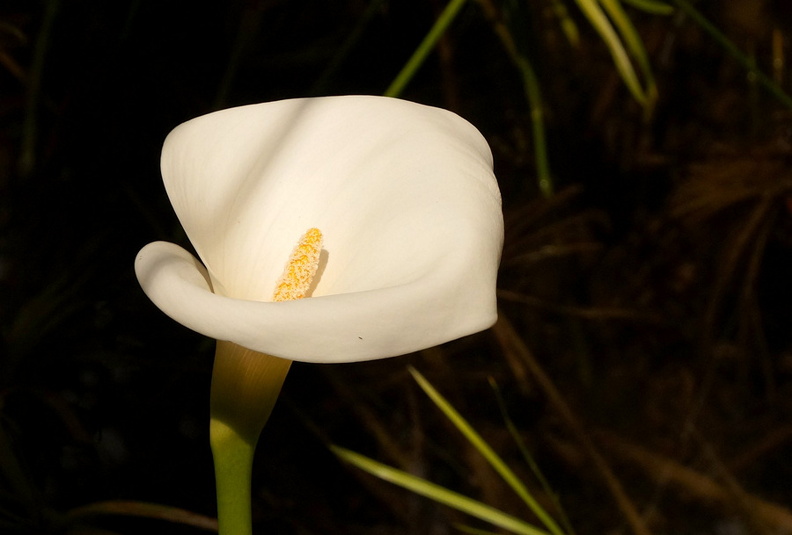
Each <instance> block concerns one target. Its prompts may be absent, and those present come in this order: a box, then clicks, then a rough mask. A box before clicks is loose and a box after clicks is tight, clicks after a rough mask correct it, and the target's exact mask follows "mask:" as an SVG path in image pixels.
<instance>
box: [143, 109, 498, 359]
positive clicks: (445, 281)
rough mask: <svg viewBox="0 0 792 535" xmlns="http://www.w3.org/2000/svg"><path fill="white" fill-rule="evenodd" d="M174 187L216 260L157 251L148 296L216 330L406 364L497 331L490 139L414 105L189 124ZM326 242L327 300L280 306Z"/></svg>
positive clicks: (296, 351) (178, 136) (237, 114)
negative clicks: (430, 350)
mask: <svg viewBox="0 0 792 535" xmlns="http://www.w3.org/2000/svg"><path fill="white" fill-rule="evenodd" d="M161 167H162V176H163V179H164V182H165V189H166V190H167V193H168V196H169V198H170V201H171V203H172V204H173V208H174V210H175V211H176V215H177V216H178V218H179V220H180V222H181V224H182V226H183V227H184V230H185V231H186V233H187V236H188V237H189V239H190V241H191V242H192V244H193V246H194V247H195V250H196V252H197V253H198V255H199V257H200V259H201V261H198V260H197V259H196V258H195V257H193V256H192V255H191V254H190V253H188V252H187V251H185V250H184V249H182V248H181V247H179V246H177V245H174V244H171V243H166V242H155V243H151V244H149V245H147V246H145V247H144V248H143V249H142V250H141V251H140V253H139V254H138V256H137V260H136V262H135V270H136V273H137V277H138V280H139V281H140V284H141V286H142V287H143V290H144V291H145V292H146V294H147V295H148V296H149V298H150V299H151V300H152V301H153V302H154V304H156V305H157V306H158V307H159V308H160V309H161V310H162V311H163V312H165V313H166V314H168V315H169V316H170V317H172V318H173V319H175V320H176V321H178V322H179V323H181V324H183V325H185V326H186V327H189V328H190V329H193V330H195V331H198V332H200V333H202V334H204V335H206V336H210V337H212V338H216V339H219V340H228V341H232V342H235V343H237V344H239V345H241V346H243V347H247V348H249V349H252V350H255V351H259V352H262V353H267V354H270V355H274V356H277V357H283V358H287V359H291V360H297V361H304V362H351V361H360V360H370V359H378V358H384V357H392V356H396V355H402V354H405V353H410V352H412V351H417V350H420V349H424V348H427V347H431V346H434V345H438V344H441V343H443V342H447V341H449V340H453V339H455V338H459V337H461V336H464V335H468V334H472V333H474V332H478V331H480V330H483V329H486V328H487V327H489V326H491V325H492V324H493V323H494V321H495V319H496V303H495V280H496V275H497V269H498V264H499V261H500V252H501V247H502V244H503V217H502V212H501V198H500V193H499V191H498V186H497V182H496V180H495V176H494V175H493V172H492V155H491V153H490V150H489V147H488V146H487V143H486V141H485V140H484V138H483V137H482V136H481V134H480V133H479V132H478V131H477V130H476V129H475V128H474V127H473V126H472V125H470V123H468V122H467V121H465V120H464V119H462V118H460V117H459V116H457V115H455V114H453V113H451V112H449V111H446V110H442V109H438V108H433V107H428V106H423V105H420V104H415V103H412V102H407V101H404V100H397V99H393V98H386V97H372V96H344V97H322V98H307V99H293V100H283V101H278V102H270V103H264V104H256V105H251V106H243V107H238V108H232V109H227V110H223V111H219V112H215V113H210V114H208V115H205V116H202V117H198V118H196V119H193V120H191V121H188V122H186V123H184V124H182V125H180V126H178V127H177V128H176V129H174V130H173V131H172V132H171V133H170V135H169V136H168V137H167V139H166V140H165V144H164V147H163V150H162V160H161ZM311 227H317V228H319V229H320V230H321V231H322V233H323V234H324V247H323V251H322V261H321V263H320V268H319V274H318V275H317V277H318V279H317V280H316V281H315V285H314V288H313V292H312V294H311V295H312V297H310V298H306V299H301V300H297V301H287V302H280V303H275V302H272V293H273V291H274V289H275V283H276V282H277V280H278V278H279V277H280V275H281V273H282V271H283V268H284V265H285V263H286V261H287V260H288V259H289V255H290V254H291V251H292V249H293V248H294V246H295V245H296V244H297V241H298V240H299V238H300V237H301V236H302V235H303V233H305V231H306V230H308V229H309V228H311Z"/></svg>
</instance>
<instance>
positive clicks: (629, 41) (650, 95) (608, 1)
mask: <svg viewBox="0 0 792 535" xmlns="http://www.w3.org/2000/svg"><path fill="white" fill-rule="evenodd" d="M600 3H601V4H602V7H604V8H605V11H607V12H608V16H609V17H610V18H611V20H612V21H613V23H614V24H615V25H616V28H617V29H618V30H619V34H620V35H621V38H622V40H623V41H624V44H625V45H627V51H628V52H629V54H630V55H631V56H632V57H633V58H634V59H635V61H636V63H637V64H638V67H639V68H640V69H641V73H642V74H643V77H644V82H645V84H646V89H645V92H646V98H647V102H646V105H647V107H649V108H651V107H653V105H654V102H655V101H656V100H657V85H656V84H655V80H654V75H653V74H652V66H651V65H650V63H649V56H648V55H647V54H646V48H644V45H643V40H642V39H641V36H640V35H638V31H637V30H636V29H635V26H634V25H633V23H632V21H631V20H630V17H629V16H628V15H627V13H625V11H624V9H623V8H622V5H621V3H620V1H619V0H600Z"/></svg>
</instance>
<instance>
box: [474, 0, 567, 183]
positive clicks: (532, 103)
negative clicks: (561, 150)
mask: <svg viewBox="0 0 792 535" xmlns="http://www.w3.org/2000/svg"><path fill="white" fill-rule="evenodd" d="M478 4H479V6H480V7H481V9H482V11H483V12H484V16H485V17H486V18H487V20H489V22H490V24H491V25H492V28H493V31H494V32H495V35H497V36H498V38H499V39H500V42H501V44H502V45H503V48H504V49H505V50H506V53H507V54H508V55H509V58H510V59H511V60H512V62H513V63H514V65H515V66H516V67H517V69H518V70H519V72H520V76H521V78H522V82H523V89H524V90H525V98H526V100H527V102H528V106H529V108H530V112H531V133H532V134H533V145H534V158H536V175H537V183H538V186H539V191H540V192H541V193H542V195H543V196H544V197H546V198H550V197H552V196H553V192H554V190H555V186H554V185H553V175H552V173H551V171H550V159H549V157H548V154H547V139H546V136H545V128H544V111H543V106H544V104H543V100H542V91H541V88H540V87H539V80H538V79H537V77H536V73H535V72H534V69H533V66H532V65H531V62H530V61H529V60H528V57H527V56H526V54H525V53H523V52H522V51H521V50H520V49H519V47H518V45H517V41H516V40H515V37H514V35H513V34H512V31H511V30H510V28H509V26H508V25H507V24H506V23H505V22H504V17H503V16H502V14H501V13H500V11H499V10H498V7H497V6H496V5H495V3H494V2H493V1H492V0H478ZM506 7H507V8H508V7H511V8H512V9H515V8H516V9H519V4H518V3H512V4H509V3H507V5H506Z"/></svg>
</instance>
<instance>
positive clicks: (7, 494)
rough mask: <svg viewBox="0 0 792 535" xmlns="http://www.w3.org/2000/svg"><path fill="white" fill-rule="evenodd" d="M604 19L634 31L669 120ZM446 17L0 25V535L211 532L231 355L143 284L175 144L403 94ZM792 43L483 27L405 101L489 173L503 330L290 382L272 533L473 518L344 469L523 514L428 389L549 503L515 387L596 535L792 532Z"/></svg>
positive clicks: (263, 487)
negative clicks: (236, 115)
mask: <svg viewBox="0 0 792 535" xmlns="http://www.w3.org/2000/svg"><path fill="white" fill-rule="evenodd" d="M592 3H593V4H595V5H600V6H603V9H606V10H607V8H605V7H604V6H606V5H608V4H611V5H614V4H615V5H616V6H617V7H619V8H620V9H622V10H623V12H624V13H626V15H627V17H628V21H629V23H630V24H631V25H632V26H633V27H634V29H635V35H636V36H637V37H638V38H639V43H640V45H641V49H643V50H644V51H645V55H646V63H642V61H643V60H641V59H640V57H636V56H635V50H637V49H634V48H632V49H631V48H629V46H627V47H626V49H627V51H628V52H627V53H628V59H629V60H630V64H631V65H632V66H633V68H634V69H635V72H636V73H638V74H637V76H638V80H639V86H638V87H643V88H644V90H645V89H646V88H647V87H649V86H650V85H651V84H648V85H647V80H649V79H648V78H646V73H647V72H651V81H652V83H653V84H654V85H655V86H656V94H655V95H654V96H652V97H651V98H650V99H649V101H650V102H651V106H647V105H646V104H643V105H642V104H641V103H640V102H639V100H640V99H638V98H636V94H635V88H634V87H633V88H632V91H631V88H630V87H629V86H628V85H627V84H625V82H624V81H623V74H624V73H623V71H622V72H621V74H620V69H617V68H616V67H615V66H614V55H613V52H612V48H609V46H608V44H607V40H605V39H604V37H603V35H602V33H601V32H599V31H598V30H596V29H595V28H594V27H593V26H592V24H591V23H590V18H589V17H588V16H587V15H586V14H585V10H584V9H582V7H584V6H585V5H586V4H589V7H590V4H592ZM647 5H649V7H650V8H651V7H652V6H654V7H655V8H657V7H658V6H666V7H671V8H673V9H671V10H670V11H669V10H668V9H666V8H665V7H661V9H660V11H657V9H655V10H654V11H653V10H652V9H647ZM685 6H687V7H691V8H694V9H695V11H694V12H691V11H690V10H689V9H686V8H685ZM444 7H445V4H444V2H441V1H440V0H423V1H409V0H405V1H400V2H396V1H387V0H370V1H364V0H345V1H338V2H318V1H314V2H293V1H286V0H232V1H228V2H219V1H218V2H184V1H179V0H165V1H153V0H117V1H113V2H107V1H100V0H71V1H68V0H4V2H3V3H2V4H0V335H1V336H2V338H1V339H0V533H19V534H34V533H35V534H55V533H72V534H77V533H82V534H89V533H92V534H100V533H103V534H108V533H118V534H131V533H140V532H143V533H150V534H156V533H169V534H174V533H176V534H178V533H184V534H193V533H205V532H206V528H207V527H211V517H212V515H213V514H214V487H213V478H212V471H211V470H212V464H211V459H210V454H209V448H208V432H207V425H206V420H207V410H208V392H209V388H208V387H209V376H210V370H211V359H212V348H213V344H212V341H210V340H206V339H204V338H203V337H201V336H199V335H197V334H195V333H192V332H189V331H188V330H187V329H185V328H182V327H181V326H179V325H177V324H176V323H174V322H172V321H171V320H169V319H168V318H166V317H165V316H164V315H163V314H162V313H160V312H159V311H158V310H157V309H156V308H155V307H154V306H153V305H152V304H151V303H150V302H148V300H147V299H146V298H145V296H144V295H143V294H142V292H141V290H140V289H139V287H138V285H137V282H136V281H135V278H134V274H133V271H132V262H133V259H134V256H135V254H136V252H137V250H138V249H139V248H140V247H141V246H142V245H144V244H145V243H148V242H150V241H152V240H155V239H168V240H172V241H178V242H180V243H185V239H184V236H183V234H182V233H181V231H180V229H179V226H178V223H177V221H176V220H175V217H174V215H173V213H172V210H171V208H170V205H169V203H168V200H167V198H166V196H165V194H164V191H163V188H162V185H161V182H160V177H159V170H158V161H159V150H160V146H161V143H162V140H163V139H164V137H165V135H166V134H167V132H168V131H170V129H171V128H173V127H174V126H176V125H177V124H179V123H180V122H182V121H184V120H187V119H189V118H192V117H194V116H197V115H200V114H203V113H206V112H209V111H211V110H214V109H218V108H221V107H228V106H233V105H239V104H247V103H252V102H262V101H269V100H277V99H281V98H289V97H296V96H311V95H330V94H355V93H357V94H382V93H383V92H385V91H386V89H387V88H388V87H389V86H390V84H391V82H392V81H393V80H394V78H395V77H396V75H397V74H398V73H399V72H400V70H401V69H402V67H403V66H404V65H405V63H406V62H407V60H408V59H409V58H410V56H411V54H412V53H413V51H414V50H415V49H416V47H417V46H418V44H419V43H420V42H421V41H422V40H423V39H424V37H425V36H426V34H427V32H428V31H429V29H430V28H431V26H432V24H433V23H434V21H435V19H436V18H437V17H438V15H439V13H440V12H441V11H442V10H443V8H444ZM692 13H699V14H701V15H702V16H704V17H705V18H706V20H708V21H709V22H711V23H712V27H713V28H715V29H716V30H717V31H718V32H719V33H720V34H722V36H723V37H724V38H725V39H727V41H725V42H718V40H717V39H716V38H715V37H713V34H712V33H711V32H708V31H706V29H705V28H704V27H703V26H702V25H701V23H700V21H698V20H697V19H696V17H695V15H694V14H692ZM608 17H611V20H614V19H613V17H614V15H613V14H612V13H611V12H608ZM627 35H628V34H625V33H623V30H621V31H620V32H619V33H618V36H620V42H622V43H625V44H626V43H627V39H626V38H625V36H627ZM790 39H792V8H790V7H789V5H788V3H787V2H783V1H780V0H701V1H700V2H681V1H674V2H669V3H668V4H660V3H659V2H650V1H647V0H641V1H639V0H633V1H631V2H626V1H625V2H624V3H623V4H622V3H619V2H613V1H612V2H606V1H601V2H599V3H596V2H590V1H589V2H584V1H583V0H577V1H574V2H573V1H572V0H568V1H564V0H480V1H470V2H467V3H466V4H465V5H464V6H462V8H461V10H460V11H459V13H458V14H457V16H456V17H455V18H454V20H453V21H452V23H451V24H450V25H449V27H448V29H447V30H446V31H445V32H444V33H443V34H442V36H441V37H440V39H439V41H438V42H437V45H436V47H435V49H434V51H433V52H431V53H430V54H429V55H428V56H427V59H426V61H425V63H424V64H423V65H422V66H421V68H420V69H418V70H417V71H416V72H415V75H414V76H413V77H412V79H411V80H410V81H409V84H407V85H406V86H405V87H404V89H403V90H402V92H401V96H402V97H403V98H407V99H410V100H414V101H417V102H422V103H426V104H431V105H436V106H440V107H444V108H447V109H451V110H453V111H455V112H457V113H459V114H460V115H462V116H463V117H465V118H467V119H468V120H470V121H471V122H472V123H473V124H475V125H476V126H477V127H478V128H479V129H480V130H481V131H482V132H483V133H484V135H485V136H486V138H487V139H488V141H489V142H490V145H491V146H492V149H493V153H494V156H495V162H496V172H497V175H498V178H499V181H500V184H501V188H502V192H503V197H504V209H505V214H506V224H507V234H506V246H505V250H504V255H503V264H502V272H501V278H500V282H499V297H500V300H501V307H502V314H501V319H500V320H499V322H498V324H497V325H496V326H495V327H494V328H493V329H492V330H490V331H487V332H485V333H481V334H479V335H475V336H471V337H468V338H466V339H463V340H459V341H456V342H452V343H449V344H447V345H445V346H442V347H439V348H434V349H431V350H427V351H424V352H422V353H420V354H416V355H411V356H408V357H405V358H398V359H391V360H386V361H379V362H370V363H361V364H350V365H339V366H309V365H295V366H294V367H293V368H292V372H291V374H290V377H289V379H288V380H287V382H286V386H285V388H284V392H283V396H282V399H281V400H280V402H279V404H278V406H277V407H276V409H275V412H274V414H273V417H272V419H271V421H270V423H269V424H268V426H267V428H266V429H265V431H264V434H263V435H262V440H261V443H260V447H259V453H258V458H257V464H256V467H255V474H254V501H255V503H254V505H253V507H254V515H255V519H254V521H255V524H256V525H257V526H258V527H259V528H260V530H261V532H262V533H265V532H268V533H279V534H281V533H282V534H292V533H293V534H326V533H347V534H352V535H354V534H361V535H369V534H379V535H383V534H389V533H393V534H396V533H410V534H419V535H420V534H432V535H435V534H443V533H454V532H457V531H456V528H455V527H454V526H455V525H456V524H457V523H465V524H467V525H470V523H471V522H472V521H471V520H470V519H469V518H466V517H464V516H463V515H461V514H460V513H457V512H455V511H453V510H451V509H449V508H445V507H443V506H438V505H436V504H434V503H432V502H430V501H428V500H426V499H424V498H421V497H419V496H415V495H412V494H410V493H409V492H407V491H403V490H401V489H398V488H396V487H394V486H392V485H391V484H389V483H386V482H382V481H379V480H376V479H374V478H371V477H370V476H366V475H363V474H362V473H361V472H359V471H356V470H354V469H352V468H349V467H347V466H345V465H343V464H342V463H340V462H339V461H338V460H337V459H336V458H335V457H334V456H333V454H332V453H331V452H330V451H329V450H328V449H327V447H326V443H327V442H333V443H336V444H339V445H341V446H344V447H347V448H350V449H353V450H355V451H360V452H363V453H365V454H366V455H368V456H370V457H373V458H376V459H379V460H382V461H383V462H386V463H388V464H392V465H394V466H397V467H399V468H401V469H403V470H405V471H408V472H410V473H413V474H415V475H419V476H421V477H425V478H427V479H429V480H432V481H435V482H437V483H440V484H443V485H445V486H447V487H449V488H452V489H455V490H458V491H460V492H463V493H464V494H466V495H469V496H472V497H474V498H476V499H479V500H481V501H483V502H485V503H489V504H493V505H497V507H498V508H500V509H502V510H504V511H506V512H508V513H509V514H513V515H515V516H519V517H521V518H529V519H530V518H531V516H530V511H529V510H528V509H527V508H526V507H525V505H524V504H523V503H522V502H520V501H519V499H518V498H517V497H516V496H514V495H513V494H512V493H511V491H510V489H509V488H508V487H507V486H506V485H505V484H504V483H503V482H502V481H501V480H500V479H499V478H498V477H497V475H496V474H495V473H494V472H493V470H492V469H491V468H490V467H489V466H488V465H487V464H486V462H484V461H483V460H482V459H481V457H480V456H479V455H478V454H477V452H476V451H475V449H474V448H473V447H472V446H471V445H470V444H469V443H468V442H467V441H466V440H465V439H464V438H463V437H462V436H461V435H460V434H459V433H458V432H457V431H456V430H455V429H454V428H453V427H452V426H451V424H450V423H448V421H446V420H445V419H444V418H443V416H442V415H441V414H438V413H437V411H435V410H433V407H432V405H431V402H430V401H429V400H427V399H425V397H423V396H422V395H421V393H420V391H419V390H418V388H417V386H416V385H415V383H414V382H413V381H412V380H411V378H410V375H409V373H408V372H407V364H408V363H409V364H412V365H413V366H415V368H417V369H418V370H420V371H421V372H422V373H423V374H424V375H425V376H426V377H427V378H428V379H429V380H430V381H431V382H432V384H434V385H435V386H436V387H437V388H438V389H439V390H441V391H442V392H443V394H444V395H445V396H446V397H447V398H448V399H449V400H450V401H451V402H452V403H453V405H454V407H456V408H457V409H458V410H459V411H460V413H462V415H464V417H465V418H466V419H467V420H468V421H469V422H470V423H471V424H472V425H473V426H474V427H475V428H476V430H477V431H478V432H479V433H481V434H482V436H484V437H485V438H486V440H487V442H488V443H489V444H490V445H492V446H493V447H494V448H495V450H496V451H497V452H498V455H500V456H501V457H503V458H504V459H505V460H507V461H508V462H509V464H510V465H511V466H512V467H513V468H515V469H516V470H517V471H518V474H519V475H520V476H524V477H523V480H524V481H531V477H530V476H529V474H530V473H531V468H530V467H529V466H528V464H527V463H524V462H523V455H522V452H521V443H518V442H515V440H514V439H513V437H512V435H511V434H510V431H509V429H508V425H507V421H506V420H504V416H503V412H502V410H501V405H500V402H499V398H498V396H497V395H496V394H495V392H494V391H493V389H492V388H491V386H490V385H491V381H494V382H495V383H497V385H498V387H499V391H500V392H501V394H502V400H500V401H502V405H503V407H505V408H506V410H507V413H508V415H509V416H510V418H511V420H512V421H513V424H514V425H515V426H516V428H517V429H518V430H519V432H520V436H521V438H522V441H523V443H524V446H525V447H526V448H527V449H528V450H529V451H530V452H531V455H532V457H533V458H534V459H535V460H536V462H537V463H538V464H539V466H541V468H542V472H543V473H544V475H545V476H546V477H547V479H548V481H549V484H550V487H551V488H552V489H553V490H554V491H555V493H556V494H557V495H558V500H559V502H560V503H561V504H562V505H563V508H564V510H565V511H566V512H567V514H568V516H569V518H570V522H571V524H572V526H574V528H575V530H576V532H577V533H578V534H580V535H586V534H602V533H614V534H618V533H652V534H665V533H669V534H670V533H674V534H700V533H701V534H703V533H730V534H741V533H751V534H770V533H790V532H792V490H790V489H792V485H790V482H791V481H792V419H790V414H792V411H791V410H790V409H792V336H791V335H792V310H791V309H792V288H791V287H790V286H791V285H792V282H790V281H791V278H790V273H792V217H791V216H792V173H791V172H790V166H789V163H790V155H792V152H791V151H792V115H791V114H790V110H789V108H788V107H786V105H785V102H784V97H785V94H783V90H788V89H789V87H790V71H789V66H788V61H787V57H788V55H789V54H790V52H791V51H792V44H791V41H790ZM724 43H727V45H726V46H725V47H724ZM729 47H731V48H729ZM734 51H737V52H738V53H739V54H741V55H737V56H736V55H735V54H734ZM646 66H649V67H650V68H651V71H647V70H646V69H645V67H646ZM526 69H527V70H526ZM642 69H643V70H642ZM757 69H758V71H757ZM758 72H760V73H762V74H758ZM768 81H769V82H771V85H774V86H775V87H776V88H777V89H778V88H780V90H781V92H778V91H776V92H775V94H774V93H773V91H768V87H769V86H768V84H767V82H768ZM641 84H642V85H641ZM650 93H651V92H649V93H648V94H650ZM786 98H788V97H786ZM538 116H540V118H541V122H539V123H537V117H538ZM537 124H539V125H541V129H540V131H538V130H537ZM537 132H539V133H540V134H541V136H543V141H542V143H540V144H537V143H536V141H537V139H539V138H537ZM545 151H546V152H545ZM543 177H544V178H545V179H546V178H548V177H549V178H550V179H551V180H552V187H551V188H550V187H548V184H547V182H542V178H543ZM531 491H532V493H534V495H536V496H539V497H540V499H541V501H542V506H543V507H545V508H546V509H548V510H549V511H553V510H554V507H555V505H554V504H555V503H556V501H555V497H554V496H551V495H550V494H548V493H546V492H545V490H543V488H542V486H541V485H539V484H538V483H537V484H536V488H532V489H531ZM144 504H150V505H144ZM151 504H158V505H156V506H155V505H151ZM174 508H178V510H177V509H174ZM187 511H190V512H192V513H194V515H191V514H190V513H187ZM196 515H197V516H196ZM163 518H164V519H165V520H163ZM474 525H477V524H474ZM482 528H483V526H482Z"/></svg>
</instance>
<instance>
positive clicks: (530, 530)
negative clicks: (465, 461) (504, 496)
mask: <svg viewBox="0 0 792 535" xmlns="http://www.w3.org/2000/svg"><path fill="white" fill-rule="evenodd" d="M330 449H331V450H332V451H333V453H335V454H336V455H337V456H338V457H340V458H341V459H342V460H343V461H345V462H347V463H349V464H351V465H353V466H356V467H358V468H360V469H361V470H364V471H366V472H368V473H369V474H372V475H374V476H376V477H378V478H380V479H383V480H385V481H388V482H390V483H393V484H395V485H399V486H400V487H402V488H405V489H407V490H410V491H412V492H414V493H416V494H419V495H421V496H425V497H427V498H430V499H432V500H434V501H436V502H438V503H442V504H444V505H447V506H449V507H453V508H454V509H457V510H459V511H462V512H464V513H467V514H469V515H470V516H473V517H476V518H479V519H481V520H484V521H486V522H489V523H490V524H492V525H493V526H498V527H500V528H503V529H506V530H509V531H511V532H512V533H517V534H518V535H547V532H545V531H542V530H540V529H538V528H536V527H534V526H532V525H530V524H528V523H526V522H524V521H522V520H520V519H519V518H516V517H514V516H511V515H509V514H506V513H504V512H503V511H499V510H498V509H495V508H494V507H490V506H489V505H486V504H483V503H481V502H479V501H476V500H473V499H471V498H468V497H467V496H463V495H462V494H459V493H457V492H454V491H451V490H448V489H447V488H445V487H441V486H440V485H436V484H435V483H432V482H430V481H426V480H425V479H422V478H420V477H417V476H414V475H412V474H408V473H407V472H403V471H402V470H397V469H396V468H392V467H390V466H387V465H385V464H382V463H380V462H377V461H375V460H373V459H370V458H368V457H366V456H364V455H361V454H359V453H355V452H353V451H350V450H347V449H345V448H341V447H338V446H332V445H331V446H330Z"/></svg>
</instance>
